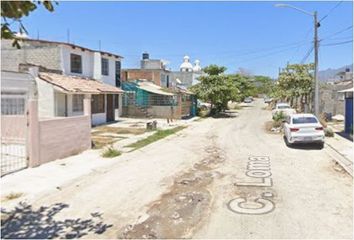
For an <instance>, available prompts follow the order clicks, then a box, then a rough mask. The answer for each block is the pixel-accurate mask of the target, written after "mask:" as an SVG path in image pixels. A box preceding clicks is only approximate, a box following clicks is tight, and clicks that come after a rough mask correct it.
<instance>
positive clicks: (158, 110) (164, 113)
mask: <svg viewBox="0 0 354 240" xmlns="http://www.w3.org/2000/svg"><path fill="white" fill-rule="evenodd" d="M148 113H149V114H151V115H152V116H154V117H157V118H171V117H172V118H174V119H180V118H181V110H180V107H179V106H174V107H173V114H171V106H151V107H149V108H148Z"/></svg>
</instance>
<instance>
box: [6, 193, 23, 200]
mask: <svg viewBox="0 0 354 240" xmlns="http://www.w3.org/2000/svg"><path fill="white" fill-rule="evenodd" d="M22 195H23V193H9V194H7V195H6V196H5V197H4V200H3V201H10V200H13V199H16V198H19V197H21V196H22Z"/></svg>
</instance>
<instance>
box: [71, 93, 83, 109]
mask: <svg viewBox="0 0 354 240" xmlns="http://www.w3.org/2000/svg"><path fill="white" fill-rule="evenodd" d="M82 111H84V95H82V94H75V95H73V112H82Z"/></svg>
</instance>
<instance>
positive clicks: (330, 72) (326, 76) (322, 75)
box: [318, 64, 353, 82]
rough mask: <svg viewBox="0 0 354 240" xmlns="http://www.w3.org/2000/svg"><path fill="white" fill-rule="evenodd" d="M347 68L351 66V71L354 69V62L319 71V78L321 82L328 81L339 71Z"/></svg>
mask: <svg viewBox="0 0 354 240" xmlns="http://www.w3.org/2000/svg"><path fill="white" fill-rule="evenodd" d="M346 68H349V69H350V70H351V71H353V64H351V65H346V66H343V67H341V68H337V69H332V68H328V69H326V70H321V71H318V79H319V80H320V81H321V82H328V81H330V80H331V79H333V78H334V77H335V75H336V74H337V73H339V72H342V71H345V69H346Z"/></svg>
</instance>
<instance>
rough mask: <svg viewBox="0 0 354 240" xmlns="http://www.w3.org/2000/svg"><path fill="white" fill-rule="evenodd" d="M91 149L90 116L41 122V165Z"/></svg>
mask: <svg viewBox="0 0 354 240" xmlns="http://www.w3.org/2000/svg"><path fill="white" fill-rule="evenodd" d="M90 148H91V123H90V117H89V116H77V117H68V118H54V119H49V120H40V121H39V149H40V150H39V165H40V164H43V163H46V162H50V161H53V160H56V159H60V158H65V157H68V156H71V155H74V154H78V153H80V152H82V151H84V150H87V149H90Z"/></svg>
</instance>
